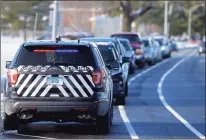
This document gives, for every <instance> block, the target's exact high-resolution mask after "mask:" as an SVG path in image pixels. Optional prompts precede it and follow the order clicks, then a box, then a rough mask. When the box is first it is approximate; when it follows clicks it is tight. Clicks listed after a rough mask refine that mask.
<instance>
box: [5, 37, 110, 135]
mask: <svg viewBox="0 0 206 140" xmlns="http://www.w3.org/2000/svg"><path fill="white" fill-rule="evenodd" d="M6 68H7V69H8V73H7V74H8V75H7V80H6V81H7V82H5V85H4V86H3V87H6V88H4V89H3V91H4V112H5V113H4V121H3V123H4V130H15V129H17V130H18V132H20V133H21V132H24V131H26V129H23V128H26V127H25V125H27V124H28V123H30V122H36V121H56V122H67V121H75V122H94V123H96V126H97V130H98V132H103V133H108V132H110V127H111V124H112V118H113V100H112V98H113V83H112V78H111V76H110V73H109V70H108V69H107V68H106V66H105V64H104V61H103V58H102V56H101V54H100V52H99V50H98V48H97V46H96V44H94V43H75V42H64V41H59V40H57V41H48V40H47V41H33V42H25V43H23V44H22V45H21V46H20V48H19V50H18V51H17V53H16V55H15V57H14V59H13V61H12V62H11V61H7V65H6ZM22 126H23V127H22Z"/></svg>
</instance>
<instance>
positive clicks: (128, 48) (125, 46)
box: [120, 40, 131, 51]
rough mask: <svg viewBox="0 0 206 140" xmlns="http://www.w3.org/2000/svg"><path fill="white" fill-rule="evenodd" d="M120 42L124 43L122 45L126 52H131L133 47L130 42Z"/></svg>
mask: <svg viewBox="0 0 206 140" xmlns="http://www.w3.org/2000/svg"><path fill="white" fill-rule="evenodd" d="M120 42H121V43H122V45H123V46H124V48H125V50H127V51H129V50H130V49H131V46H130V44H129V42H128V41H125V40H120Z"/></svg>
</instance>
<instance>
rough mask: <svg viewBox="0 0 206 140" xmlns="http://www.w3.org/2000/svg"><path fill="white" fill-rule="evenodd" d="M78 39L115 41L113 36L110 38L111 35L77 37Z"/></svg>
mask: <svg viewBox="0 0 206 140" xmlns="http://www.w3.org/2000/svg"><path fill="white" fill-rule="evenodd" d="M79 40H80V41H81V40H82V41H87V40H88V41H98V42H101V41H112V42H113V41H117V40H116V39H115V38H111V37H85V38H80V39H79Z"/></svg>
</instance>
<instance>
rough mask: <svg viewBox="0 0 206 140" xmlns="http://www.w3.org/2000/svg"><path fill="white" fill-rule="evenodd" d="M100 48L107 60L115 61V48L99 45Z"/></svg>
mask: <svg viewBox="0 0 206 140" xmlns="http://www.w3.org/2000/svg"><path fill="white" fill-rule="evenodd" d="M98 49H99V51H100V53H101V55H102V57H103V59H104V61H105V62H113V61H115V60H116V59H117V58H116V55H115V52H114V49H113V48H112V47H109V46H104V45H98Z"/></svg>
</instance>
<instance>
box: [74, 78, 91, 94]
mask: <svg viewBox="0 0 206 140" xmlns="http://www.w3.org/2000/svg"><path fill="white" fill-rule="evenodd" d="M77 77H78V78H79V80H80V81H81V82H82V84H83V85H84V86H85V87H86V88H87V90H88V91H89V93H90V94H91V95H92V94H93V93H94V92H93V91H92V89H91V88H90V86H89V85H88V84H87V82H86V81H85V80H84V78H83V77H82V76H81V75H77Z"/></svg>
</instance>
